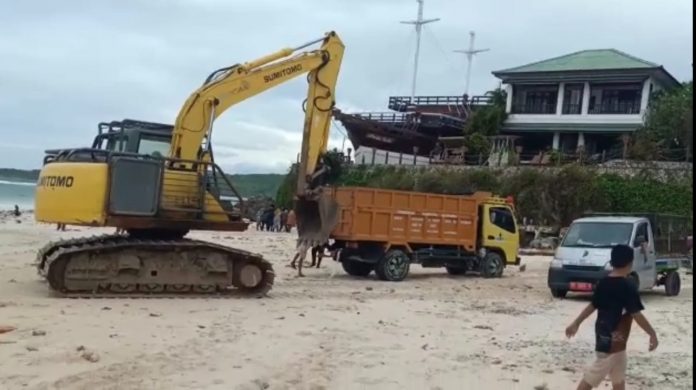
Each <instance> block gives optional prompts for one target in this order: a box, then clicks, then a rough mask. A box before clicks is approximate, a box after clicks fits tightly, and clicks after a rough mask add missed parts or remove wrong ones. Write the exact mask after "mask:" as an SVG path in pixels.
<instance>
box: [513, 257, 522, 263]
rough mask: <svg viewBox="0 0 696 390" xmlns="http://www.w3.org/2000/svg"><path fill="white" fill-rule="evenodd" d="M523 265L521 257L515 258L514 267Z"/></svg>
mask: <svg viewBox="0 0 696 390" xmlns="http://www.w3.org/2000/svg"><path fill="white" fill-rule="evenodd" d="M521 263H522V259H521V258H520V257H519V256H516V257H515V262H514V263H512V265H520V264H521Z"/></svg>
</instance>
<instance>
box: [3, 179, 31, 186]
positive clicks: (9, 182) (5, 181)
mask: <svg viewBox="0 0 696 390" xmlns="http://www.w3.org/2000/svg"><path fill="white" fill-rule="evenodd" d="M0 184H9V185H16V186H35V185H36V183H34V182H27V181H12V180H0Z"/></svg>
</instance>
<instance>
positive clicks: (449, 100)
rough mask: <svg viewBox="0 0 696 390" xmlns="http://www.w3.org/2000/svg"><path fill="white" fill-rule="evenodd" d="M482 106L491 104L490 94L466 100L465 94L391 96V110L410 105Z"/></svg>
mask: <svg viewBox="0 0 696 390" xmlns="http://www.w3.org/2000/svg"><path fill="white" fill-rule="evenodd" d="M464 104H466V105H471V106H482V105H488V104H491V97H490V96H470V97H468V99H466V100H464V96H414V97H413V98H411V97H410V96H390V97H389V109H390V110H397V111H399V110H404V109H406V108H407V107H410V106H463V105H464Z"/></svg>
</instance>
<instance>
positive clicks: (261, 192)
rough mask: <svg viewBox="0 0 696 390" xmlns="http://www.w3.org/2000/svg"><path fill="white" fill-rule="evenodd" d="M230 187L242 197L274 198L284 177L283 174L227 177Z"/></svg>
mask: <svg viewBox="0 0 696 390" xmlns="http://www.w3.org/2000/svg"><path fill="white" fill-rule="evenodd" d="M228 176H229V178H230V181H231V182H232V185H234V186H235V188H237V190H238V191H239V193H240V194H241V195H242V196H244V197H252V196H269V197H273V196H275V194H276V192H277V191H278V187H279V186H280V183H282V181H283V178H284V177H285V175H283V174H272V173H262V174H249V175H228Z"/></svg>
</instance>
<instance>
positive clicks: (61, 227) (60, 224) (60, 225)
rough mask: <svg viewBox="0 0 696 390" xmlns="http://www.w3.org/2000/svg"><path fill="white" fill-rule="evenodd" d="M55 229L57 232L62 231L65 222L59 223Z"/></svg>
mask: <svg viewBox="0 0 696 390" xmlns="http://www.w3.org/2000/svg"><path fill="white" fill-rule="evenodd" d="M56 230H57V231H59V232H64V231H65V224H64V223H59V224H58V226H56Z"/></svg>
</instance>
